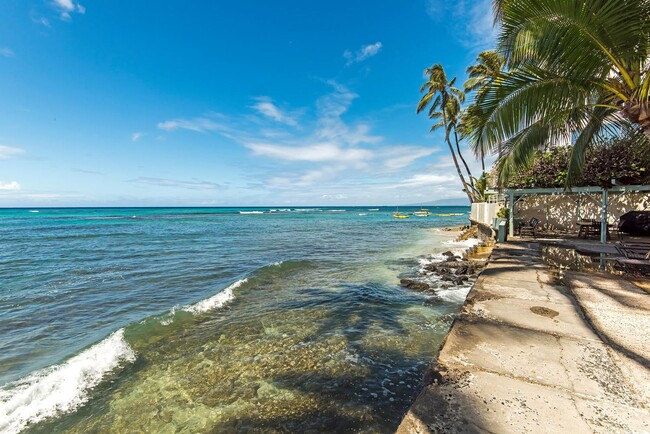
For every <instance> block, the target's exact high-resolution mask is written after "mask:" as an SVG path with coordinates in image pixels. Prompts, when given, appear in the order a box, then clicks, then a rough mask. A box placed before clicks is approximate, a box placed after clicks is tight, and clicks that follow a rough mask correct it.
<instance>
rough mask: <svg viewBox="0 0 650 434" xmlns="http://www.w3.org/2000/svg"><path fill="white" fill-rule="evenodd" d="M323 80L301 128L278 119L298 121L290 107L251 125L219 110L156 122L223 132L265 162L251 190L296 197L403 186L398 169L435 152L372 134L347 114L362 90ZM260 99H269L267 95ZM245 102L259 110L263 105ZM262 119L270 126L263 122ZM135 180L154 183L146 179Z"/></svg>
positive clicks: (350, 195) (169, 127) (352, 195)
mask: <svg viewBox="0 0 650 434" xmlns="http://www.w3.org/2000/svg"><path fill="white" fill-rule="evenodd" d="M325 83H326V84H327V85H328V86H329V87H330V90H329V92H327V93H325V94H324V95H323V96H321V97H320V98H318V99H317V100H316V101H315V103H314V109H313V111H311V116H309V115H310V111H305V109H302V111H301V113H302V114H303V117H302V120H301V122H300V128H295V127H294V126H292V125H290V124H289V123H287V122H281V121H279V120H280V118H279V116H280V117H281V116H290V117H291V118H292V119H295V116H292V115H291V113H295V111H292V110H291V109H284V110H281V111H279V112H275V111H272V110H268V114H267V115H264V116H263V118H262V119H259V118H257V122H255V123H251V122H250V116H247V115H241V116H231V117H225V116H224V115H220V116H202V117H198V118H193V119H181V118H177V119H173V120H170V121H165V122H161V123H159V124H158V127H159V128H160V129H162V130H166V131H174V130H178V129H186V130H191V131H197V132H202V133H213V134H218V135H221V136H225V137H228V138H229V139H231V140H233V141H234V142H236V143H238V144H240V145H242V146H243V147H245V148H246V149H248V150H249V151H250V155H252V156H253V157H257V158H259V159H261V160H266V161H264V167H265V168H266V170H267V173H266V174H262V176H259V175H258V176H256V178H255V182H256V186H255V189H256V190H262V191H272V192H274V194H280V193H282V194H287V195H288V194H290V193H291V194H294V195H295V200H299V199H300V198H301V197H303V195H307V194H309V195H310V196H309V197H311V198H312V199H311V200H312V201H313V200H317V199H318V198H319V197H321V196H322V195H328V196H327V197H328V198H329V199H331V200H338V199H340V200H348V199H349V200H359V199H358V198H359V195H360V192H363V194H364V195H365V194H366V193H368V194H370V192H373V194H376V197H379V196H380V192H381V191H384V192H385V191H392V189H393V188H395V186H397V188H402V184H401V182H402V177H400V173H399V172H400V171H401V170H403V169H405V168H407V167H411V166H413V165H414V164H415V163H416V162H417V161H418V160H420V159H424V158H427V157H429V156H430V155H431V154H433V153H434V152H437V151H438V149H436V148H431V147H424V146H419V145H415V144H413V145H400V144H393V143H388V142H387V140H386V139H385V138H384V137H382V136H380V135H377V134H376V133H374V132H373V126H372V121H370V120H368V119H364V120H363V121H354V120H352V121H351V120H349V119H347V118H348V111H349V109H350V107H351V106H352V104H353V103H354V101H356V100H357V99H358V98H359V95H358V94H357V93H355V92H353V91H352V90H350V89H349V88H347V87H346V86H344V85H342V84H340V83H338V82H335V81H326V82H325ZM258 102H272V100H271V99H270V98H265V99H263V100H259V101H258ZM273 106H274V107H276V108H277V106H276V105H275V104H273ZM249 108H251V109H252V110H255V111H256V112H257V113H261V111H260V107H255V106H249ZM267 109H268V107H267ZM276 115H277V116H276ZM283 120H285V121H286V119H283ZM264 121H266V122H267V124H270V125H271V126H272V128H267V127H266V126H267V124H265V123H264ZM276 162H279V164H280V165H278V163H276ZM442 172H443V173H445V171H444V170H443V171H442ZM445 179H447V178H445ZM139 182H143V183H148V184H152V183H153V181H152V180H151V179H150V178H147V179H146V180H144V181H143V180H142V179H140V180H139ZM413 182H415V181H411V183H413ZM155 183H156V185H158V184H162V185H165V186H167V185H169V182H168V180H164V181H162V182H161V181H160V180H159V179H156V180H155ZM404 188H406V187H404ZM335 190H339V191H335ZM333 191H334V192H333ZM343 196H345V199H344V198H343ZM304 197H307V196H304ZM364 197H365V196H364ZM368 197H370V196H368ZM337 198H338V199H337ZM367 200H370V199H367Z"/></svg>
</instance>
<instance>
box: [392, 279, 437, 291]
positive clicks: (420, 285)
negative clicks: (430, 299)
mask: <svg viewBox="0 0 650 434" xmlns="http://www.w3.org/2000/svg"><path fill="white" fill-rule="evenodd" d="M399 283H400V285H402V286H404V287H406V288H408V289H412V290H414V291H426V290H428V289H429V288H430V286H429V284H428V283H425V282H419V281H417V280H412V279H402V280H400V281H399Z"/></svg>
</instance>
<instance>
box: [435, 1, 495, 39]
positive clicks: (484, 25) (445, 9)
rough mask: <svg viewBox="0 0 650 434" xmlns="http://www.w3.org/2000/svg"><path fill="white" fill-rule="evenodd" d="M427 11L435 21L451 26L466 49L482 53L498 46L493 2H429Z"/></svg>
mask: <svg viewBox="0 0 650 434" xmlns="http://www.w3.org/2000/svg"><path fill="white" fill-rule="evenodd" d="M426 11H427V14H428V15H429V16H430V17H431V19H433V20H434V21H436V22H444V23H445V24H446V25H451V26H452V33H453V34H454V35H456V37H457V38H458V41H459V42H460V43H461V44H462V45H464V46H465V47H466V48H469V49H472V50H475V51H481V50H485V49H488V48H493V47H494V46H495V44H496V38H497V35H498V29H496V28H494V25H493V24H494V15H493V13H492V0H472V1H470V0H458V1H456V2H448V1H445V0H427V1H426ZM447 23H451V24H447Z"/></svg>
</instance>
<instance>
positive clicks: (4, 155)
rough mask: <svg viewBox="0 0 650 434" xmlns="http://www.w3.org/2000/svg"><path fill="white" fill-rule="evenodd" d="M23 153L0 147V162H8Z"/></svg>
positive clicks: (16, 149) (19, 149)
mask: <svg viewBox="0 0 650 434" xmlns="http://www.w3.org/2000/svg"><path fill="white" fill-rule="evenodd" d="M23 152H25V150H24V149H21V148H14V147H11V146H3V145H0V160H8V159H10V158H14V157H16V156H18V155H20V154H22V153H23Z"/></svg>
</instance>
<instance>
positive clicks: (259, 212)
mask: <svg viewBox="0 0 650 434" xmlns="http://www.w3.org/2000/svg"><path fill="white" fill-rule="evenodd" d="M239 214H264V211H239Z"/></svg>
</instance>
